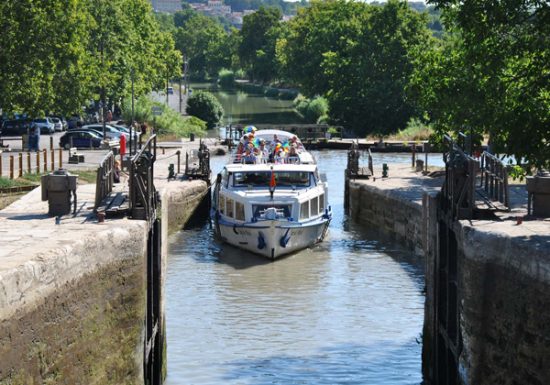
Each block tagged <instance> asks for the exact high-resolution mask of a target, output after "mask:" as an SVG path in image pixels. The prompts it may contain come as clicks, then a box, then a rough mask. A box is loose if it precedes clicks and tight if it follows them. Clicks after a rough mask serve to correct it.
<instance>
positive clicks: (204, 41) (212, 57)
mask: <svg viewBox="0 0 550 385" xmlns="http://www.w3.org/2000/svg"><path fill="white" fill-rule="evenodd" d="M174 22H175V24H176V26H177V30H176V32H175V34H174V40H175V42H176V47H177V48H178V50H180V51H181V52H182V54H183V55H184V56H185V57H186V59H187V60H188V61H189V70H190V75H191V76H192V77H195V78H199V79H205V78H207V77H215V76H217V74H218V71H219V70H221V69H222V68H232V67H233V61H234V59H233V56H234V53H235V48H234V47H235V46H236V44H237V42H236V40H235V39H236V36H237V35H236V34H234V33H227V32H226V31H225V30H224V28H223V27H222V26H221V25H220V24H219V23H217V22H216V21H215V20H213V19H212V18H210V17H207V16H205V15H203V14H200V13H198V12H195V11H193V10H186V11H182V12H178V13H176V15H175V16H174Z"/></svg>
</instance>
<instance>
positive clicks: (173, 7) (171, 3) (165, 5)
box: [151, 0, 182, 13]
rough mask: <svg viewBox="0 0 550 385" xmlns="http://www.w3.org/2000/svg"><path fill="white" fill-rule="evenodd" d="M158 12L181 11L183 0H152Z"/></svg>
mask: <svg viewBox="0 0 550 385" xmlns="http://www.w3.org/2000/svg"><path fill="white" fill-rule="evenodd" d="M151 4H152V5H153V9H154V10H155V11H156V12H168V13H176V12H177V11H181V10H182V8H181V0H151Z"/></svg>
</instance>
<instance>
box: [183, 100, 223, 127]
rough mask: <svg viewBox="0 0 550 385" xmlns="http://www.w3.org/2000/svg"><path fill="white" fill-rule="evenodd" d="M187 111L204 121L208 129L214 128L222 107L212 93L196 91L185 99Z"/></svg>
mask: <svg viewBox="0 0 550 385" xmlns="http://www.w3.org/2000/svg"><path fill="white" fill-rule="evenodd" d="M186 111H187V113H188V114H189V115H193V116H196V117H197V118H199V119H202V120H204V121H205V122H206V126H207V128H208V129H212V128H214V127H215V126H216V125H217V124H218V123H219V122H220V121H221V119H222V117H223V107H222V105H221V104H220V102H219V101H218V99H216V97H215V96H214V95H212V94H211V93H210V92H206V91H197V92H195V93H193V95H192V96H191V97H190V98H189V99H188V100H187V110H186Z"/></svg>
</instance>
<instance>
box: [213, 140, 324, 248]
mask: <svg viewBox="0 0 550 385" xmlns="http://www.w3.org/2000/svg"><path fill="white" fill-rule="evenodd" d="M245 136H246V134H245V135H243V138H241V141H240V144H239V148H238V149H237V150H236V151H235V152H234V153H233V154H232V156H231V161H230V163H228V164H227V165H226V166H225V167H224V168H223V170H222V172H221V173H220V174H218V176H217V179H216V183H215V185H214V191H213V199H212V215H213V218H214V223H215V232H216V235H217V236H219V238H221V240H222V241H224V242H227V243H229V244H231V245H234V246H236V247H239V248H242V249H245V250H248V251H251V252H253V253H256V254H260V255H263V256H266V257H268V258H271V259H275V258H277V257H280V256H281V255H285V254H289V253H292V252H295V251H298V250H301V249H304V248H307V247H309V246H312V245H314V244H315V243H317V242H321V241H322V240H323V238H324V237H325V235H326V233H327V231H328V226H329V223H330V220H331V218H332V211H331V207H330V206H329V205H328V200H327V196H328V184H327V182H326V180H324V177H323V178H321V175H320V174H319V171H318V169H317V165H316V164H315V159H314V158H313V156H312V155H311V154H310V153H309V152H307V151H306V150H305V149H304V148H303V146H302V144H301V142H300V141H299V139H297V138H296V137H295V136H294V135H292V134H291V133H288V132H285V131H280V130H260V131H256V132H255V134H254V141H253V142H254V143H255V146H254V147H255V148H259V147H261V146H260V143H261V141H262V140H263V141H264V142H265V145H264V146H263V147H261V148H264V152H263V154H260V155H259V156H257V157H256V159H250V157H249V156H245V153H244V152H242V151H241V150H240V148H242V147H246V144H245V142H246V140H247V139H246V138H245ZM274 138H278V139H279V141H280V142H276V141H275V139H274ZM249 146H250V145H249ZM251 147H252V146H251ZM292 147H293V148H294V149H293V150H288V151H287V154H290V153H292V154H293V155H294V156H290V157H289V156H287V157H284V158H282V159H279V158H277V157H275V158H272V157H271V155H268V154H273V151H274V150H275V149H279V150H280V149H281V148H282V149H285V148H286V149H289V148H292ZM265 148H268V149H269V150H268V151H265ZM256 151H258V150H256Z"/></svg>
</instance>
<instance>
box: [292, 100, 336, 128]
mask: <svg viewBox="0 0 550 385" xmlns="http://www.w3.org/2000/svg"><path fill="white" fill-rule="evenodd" d="M294 107H295V108H296V111H298V114H300V116H302V118H303V119H304V120H305V121H306V122H307V123H323V122H325V121H326V120H327V117H328V102H327V100H326V99H325V98H323V97H319V96H318V97H316V98H313V99H308V98H306V97H304V96H303V95H299V96H298V97H296V99H294Z"/></svg>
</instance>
